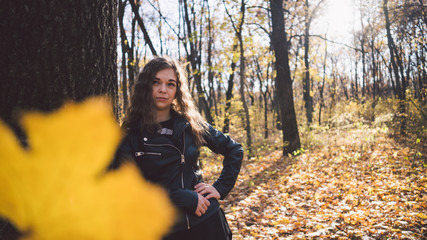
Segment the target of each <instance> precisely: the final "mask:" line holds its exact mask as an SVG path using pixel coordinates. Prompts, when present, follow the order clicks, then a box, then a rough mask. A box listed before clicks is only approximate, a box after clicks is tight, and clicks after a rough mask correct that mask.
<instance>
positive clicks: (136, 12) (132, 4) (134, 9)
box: [129, 0, 157, 56]
mask: <svg viewBox="0 0 427 240" xmlns="http://www.w3.org/2000/svg"><path fill="white" fill-rule="evenodd" d="M129 3H130V5H131V7H132V11H133V13H134V14H135V17H136V20H137V21H138V25H139V27H140V28H141V30H142V33H143V34H144V40H145V42H146V43H147V44H148V47H149V48H150V50H151V53H152V54H153V55H154V56H157V52H156V49H154V46H153V43H152V42H151V39H150V36H148V32H147V29H146V28H145V25H144V22H143V21H142V18H141V16H140V15H139V12H138V7H136V5H135V2H134V1H133V0H130V1H129Z"/></svg>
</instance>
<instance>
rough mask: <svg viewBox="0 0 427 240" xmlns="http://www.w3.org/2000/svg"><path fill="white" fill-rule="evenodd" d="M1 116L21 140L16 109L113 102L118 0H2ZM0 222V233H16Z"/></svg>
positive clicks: (22, 139) (0, 12) (39, 108)
mask: <svg viewBox="0 0 427 240" xmlns="http://www.w3.org/2000/svg"><path fill="white" fill-rule="evenodd" d="M0 16H2V19H7V21H1V23H0V44H1V45H0V64H1V70H0V76H1V80H0V81H1V83H0V86H1V87H0V117H1V118H2V120H4V121H5V122H6V123H7V124H9V125H10V126H11V127H12V128H14V130H15V131H16V133H17V134H18V136H19V139H20V140H21V141H22V142H23V144H25V135H24V134H23V133H22V130H20V129H19V127H18V123H17V120H16V118H15V117H16V116H14V115H15V114H16V113H17V112H19V111H21V110H41V111H51V110H55V109H57V108H58V107H60V106H61V105H63V104H64V103H65V102H67V101H82V100H84V99H86V98H87V97H89V96H94V95H108V96H109V97H110V98H111V101H112V102H113V104H115V103H116V101H117V89H118V86H117V64H116V60H117V1H113V0H102V1H101V0H63V1H47V0H38V1H14V0H9V1H2V7H1V8H0ZM4 226H10V224H7V223H6V224H5V222H2V221H0V229H1V232H0V235H1V236H3V237H5V238H7V239H14V238H17V237H18V236H17V232H16V231H15V230H13V229H12V230H11V229H10V228H8V227H5V228H4Z"/></svg>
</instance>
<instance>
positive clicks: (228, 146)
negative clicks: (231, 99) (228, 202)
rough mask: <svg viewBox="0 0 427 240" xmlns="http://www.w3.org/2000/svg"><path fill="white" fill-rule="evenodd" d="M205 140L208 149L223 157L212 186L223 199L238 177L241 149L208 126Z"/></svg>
mask: <svg viewBox="0 0 427 240" xmlns="http://www.w3.org/2000/svg"><path fill="white" fill-rule="evenodd" d="M205 140H206V146H207V147H208V148H209V149H211V150H212V151H213V152H215V153H217V154H222V155H223V156H224V160H223V168H222V171H221V175H220V176H219V178H218V180H217V181H216V182H215V183H214V184H213V186H214V187H215V188H216V190H217V191H218V192H219V194H220V195H221V199H224V198H225V197H226V196H227V195H228V193H229V192H230V191H231V189H233V187H234V184H235V183H236V180H237V177H238V175H239V172H240V167H241V165H242V159H243V148H242V145H241V144H240V143H238V142H236V141H234V140H233V139H232V138H230V137H229V136H226V135H224V134H223V133H222V132H220V131H218V130H216V129H215V128H213V127H212V126H210V125H209V131H208V134H207V135H206V136H205Z"/></svg>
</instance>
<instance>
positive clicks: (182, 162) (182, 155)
mask: <svg viewBox="0 0 427 240" xmlns="http://www.w3.org/2000/svg"><path fill="white" fill-rule="evenodd" d="M184 134H185V131H184V132H183V133H182V142H183V145H184V146H183V148H184V150H183V152H181V150H179V148H177V147H175V146H174V145H171V144H151V143H144V145H145V146H152V147H163V146H168V147H172V148H174V149H176V150H177V151H178V152H179V154H180V155H181V166H183V165H184V164H185V156H184V154H185V136H184ZM181 187H182V189H185V185H184V170H182V172H181ZM185 218H186V220H187V229H190V220H189V219H188V214H187V212H185Z"/></svg>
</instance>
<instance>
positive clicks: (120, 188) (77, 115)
mask: <svg viewBox="0 0 427 240" xmlns="http://www.w3.org/2000/svg"><path fill="white" fill-rule="evenodd" d="M22 125H23V128H24V129H25V131H26V133H27V136H28V143H29V148H28V149H24V148H23V147H22V146H21V145H20V143H19V142H18V141H17V139H16V137H15V135H14V134H13V132H12V131H11V130H10V129H9V128H8V127H6V126H5V125H4V124H3V123H2V122H0V216H2V217H5V218H7V219H9V220H10V221H11V222H12V223H13V224H14V225H15V227H16V228H17V229H18V230H19V231H20V232H21V234H22V239H160V238H161V236H162V235H163V234H165V233H166V232H167V230H168V228H169V227H170V226H171V224H172V222H173V214H174V209H173V207H172V205H171V204H170V202H169V200H168V197H167V195H166V193H165V192H164V191H163V190H162V189H161V188H160V187H157V186H153V185H150V184H149V183H147V182H146V181H145V180H143V179H142V177H141V175H140V174H139V172H138V170H137V168H136V167H135V166H134V165H130V164H128V165H124V166H123V167H122V168H120V169H118V170H116V171H111V172H106V171H105V169H106V168H107V166H108V164H109V162H110V161H111V159H112V156H113V154H114V152H115V149H116V147H117V145H118V143H119V141H120V137H121V136H120V135H121V134H120V129H119V127H118V126H117V123H116V122H115V121H114V118H113V116H112V114H111V110H110V108H109V104H108V101H107V100H105V99H103V98H93V99H90V100H87V101H86V102H84V103H82V104H68V105H66V106H64V107H63V108H62V109H60V110H59V111H57V112H54V113H50V114H42V113H29V114H26V115H25V116H24V117H23V119H22Z"/></svg>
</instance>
